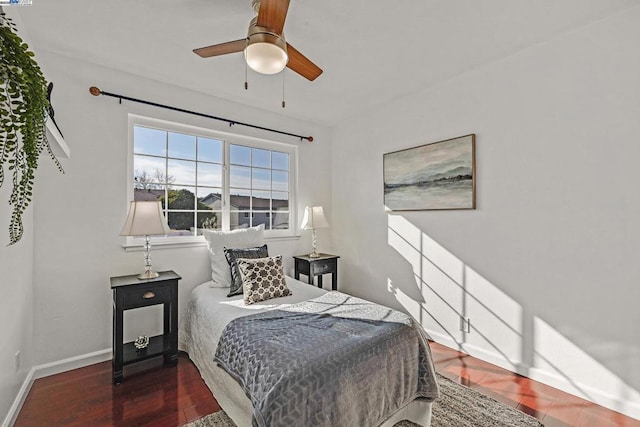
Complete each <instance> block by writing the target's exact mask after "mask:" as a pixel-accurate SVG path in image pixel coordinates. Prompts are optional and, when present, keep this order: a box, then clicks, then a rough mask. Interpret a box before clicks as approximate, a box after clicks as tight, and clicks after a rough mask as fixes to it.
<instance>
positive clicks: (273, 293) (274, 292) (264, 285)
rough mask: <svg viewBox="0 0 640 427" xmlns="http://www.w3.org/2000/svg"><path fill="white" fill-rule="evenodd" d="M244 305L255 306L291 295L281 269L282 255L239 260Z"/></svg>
mask: <svg viewBox="0 0 640 427" xmlns="http://www.w3.org/2000/svg"><path fill="white" fill-rule="evenodd" d="M238 269H239V270H240V275H242V287H243V290H244V292H243V293H244V303H245V304H247V305H249V304H255V303H257V302H260V301H265V300H268V299H272V298H278V297H286V296H287V295H291V291H290V290H289V288H287V281H286V279H285V276H284V270H283V268H282V255H278V256H275V257H271V258H257V259H243V258H241V259H239V260H238Z"/></svg>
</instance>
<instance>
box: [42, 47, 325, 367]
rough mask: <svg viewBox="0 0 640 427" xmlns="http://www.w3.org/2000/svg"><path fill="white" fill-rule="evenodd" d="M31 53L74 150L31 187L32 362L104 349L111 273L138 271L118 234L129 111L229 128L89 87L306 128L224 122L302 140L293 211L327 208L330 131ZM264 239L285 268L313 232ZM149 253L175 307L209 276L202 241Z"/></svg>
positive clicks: (124, 203)
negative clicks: (170, 280)
mask: <svg viewBox="0 0 640 427" xmlns="http://www.w3.org/2000/svg"><path fill="white" fill-rule="evenodd" d="M141 59H142V57H141ZM38 61H39V63H40V64H41V66H42V68H43V70H44V72H45V75H46V76H47V79H49V80H50V81H53V82H54V90H53V97H52V98H53V105H54V107H55V111H56V114H55V117H56V120H57V122H58V124H59V125H60V127H61V129H62V132H63V134H64V137H65V141H66V142H67V144H68V145H69V147H70V149H71V159H70V160H69V161H68V162H66V164H65V171H66V173H65V174H64V175H62V174H59V173H58V172H57V170H56V169H55V168H54V167H53V166H52V165H51V164H47V162H42V164H41V171H40V173H41V174H42V175H41V178H43V179H42V180H41V182H40V183H39V184H38V187H37V191H36V194H35V199H36V200H37V201H38V209H37V210H36V213H35V248H36V249H35V274H34V283H35V295H36V297H35V349H36V356H35V359H36V360H35V363H36V364H42V363H48V362H55V361H58V360H62V359H66V358H69V357H73V356H77V355H82V354H86V353H90V352H95V351H99V350H102V349H106V348H110V347H111V298H112V293H111V289H110V287H109V277H110V276H114V275H124V274H135V273H137V272H139V271H140V270H141V268H142V266H143V259H142V257H143V255H142V252H125V251H124V250H123V248H122V244H123V243H124V239H123V238H121V237H119V236H118V233H119V232H120V228H121V227H122V224H123V222H124V219H125V217H126V212H127V207H128V200H127V173H126V170H127V114H128V113H134V114H139V115H143V116H148V117H155V118H160V119H165V120H171V121H176V122H182V123H186V124H192V125H195V126H201V127H208V128H211V129H218V130H223V131H226V132H229V131H230V128H229V126H228V125H227V124H226V123H223V122H217V121H213V120H209V119H202V118H197V117H194V116H190V115H186V114H181V113H175V112H171V111H167V110H162V109H158V108H154V107H149V106H144V105H141V104H135V103H131V102H126V101H124V102H123V103H122V105H120V104H119V103H118V100H117V99H114V98H109V97H106V96H102V97H94V96H92V95H90V94H89V87H90V86H94V85H95V86H98V87H99V88H100V89H102V90H104V91H108V92H114V93H120V94H123V95H128V96H132V97H136V98H142V99H147V100H151V101H155V102H158V103H163V104H169V105H174V106H177V107H182V108H186V109H191V110H195V111H199V112H204V113H209V114H213V115H218V116H222V117H227V118H230V119H237V120H241V121H245V122H249V123H256V124H259V125H262V126H266V127H274V128H279V129H283V130H286V131H289V132H292V133H301V134H303V135H313V136H314V138H315V141H314V142H313V143H312V144H310V143H306V142H305V143H300V142H298V140H296V139H295V138H288V137H283V138H279V137H278V135H274V134H270V133H266V132H261V131H253V130H249V129H248V128H242V127H240V126H235V127H234V128H231V130H232V131H234V132H238V133H242V134H245V135H251V136H257V137H262V138H265V139H272V140H280V141H282V142H287V143H292V144H299V147H300V148H299V170H300V179H299V193H300V197H299V199H298V207H297V208H298V211H299V212H300V214H301V212H302V210H303V209H304V206H305V205H306V204H308V203H322V204H324V205H325V206H327V208H328V209H329V211H330V209H331V199H330V190H331V188H330V187H331V182H330V180H328V179H323V176H324V172H325V170H326V169H325V168H326V165H328V164H329V162H330V152H329V149H330V143H329V140H328V138H329V132H328V130H326V129H324V128H322V127H319V126H316V125H312V124H310V123H305V122H300V121H295V120H290V119H285V118H283V117H281V116H276V115H273V114H267V113H265V112H263V111H259V110H255V109H252V108H250V107H247V106H242V105H239V104H233V103H230V102H226V101H223V100H220V99H216V98H213V97H209V96H204V95H202V94H199V93H194V92H189V91H186V90H183V89H180V88H177V87H172V86H169V85H166V84H161V83H156V82H153V81H150V80H146V79H143V78H140V77H135V76H133V75H129V74H125V73H121V72H116V71H113V70H109V69H105V68H101V67H97V66H93V65H90V64H87V63H83V62H78V61H75V60H72V59H69V58H66V57H62V56H59V55H55V54H53V53H50V52H44V51H42V52H38ZM212 78H213V77H212ZM239 90H243V89H242V88H239ZM274 102H278V100H274ZM300 218H301V217H300ZM325 237H326V236H325ZM321 238H322V236H321ZM268 244H269V249H270V253H272V254H277V253H280V254H283V255H284V256H285V259H286V262H287V268H288V269H290V268H291V265H292V262H291V259H290V257H291V255H294V254H296V253H304V252H306V251H308V247H309V246H310V239H309V237H308V236H307V235H306V233H305V235H303V238H301V239H294V240H286V241H276V242H272V241H269V242H268ZM152 258H153V264H154V268H155V269H156V270H166V269H173V270H175V271H176V272H178V273H179V274H180V275H182V277H183V279H182V281H181V282H180V285H179V289H180V291H179V298H180V313H181V312H182V307H183V306H184V305H185V303H186V301H187V299H188V297H189V294H190V292H191V290H192V289H193V288H194V287H195V286H196V285H198V284H200V283H203V282H204V281H206V280H207V279H210V268H209V261H208V254H207V251H206V247H204V246H202V247H195V248H181V249H159V248H157V247H156V249H155V250H153V251H152ZM142 318H143V316H142V315H140V316H133V317H132V319H133V321H134V322H136V321H139V322H144V321H146V320H143V319H142ZM129 326H131V325H129ZM129 329H130V328H129ZM131 333H135V332H131Z"/></svg>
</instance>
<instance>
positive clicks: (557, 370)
mask: <svg viewBox="0 0 640 427" xmlns="http://www.w3.org/2000/svg"><path fill="white" fill-rule="evenodd" d="M533 322H534V335H535V343H536V345H535V353H534V359H533V360H534V366H535V368H536V370H541V371H543V372H546V373H553V374H555V375H557V376H558V377H559V378H558V379H557V380H559V381H563V382H569V383H570V384H571V385H572V389H571V390H567V391H569V392H571V393H574V394H577V395H580V396H583V397H586V398H587V399H591V400H593V395H594V393H598V394H609V395H610V397H611V399H612V400H617V399H619V398H617V397H616V396H622V397H624V398H625V399H626V400H627V401H631V402H639V403H638V407H637V408H636V411H637V414H638V415H640V392H638V391H637V390H634V389H633V388H632V387H631V386H629V385H628V384H626V383H625V382H624V381H623V380H621V379H620V378H619V377H618V376H617V375H615V374H614V373H612V372H611V371H610V370H608V369H607V368H606V367H604V366H603V365H602V364H601V363H600V362H599V361H597V360H595V359H594V358H593V357H591V356H590V355H589V354H587V353H586V352H585V351H583V350H582V349H581V348H580V347H578V346H577V345H575V344H574V343H572V342H571V341H569V340H568V339H567V338H566V337H565V336H563V335H562V334H560V333H559V332H558V331H557V330H556V329H554V328H553V327H552V326H551V325H549V324H548V323H547V322H545V321H544V320H542V319H540V318H539V317H534V319H533ZM584 372H590V373H591V376H592V378H596V379H597V384H598V390H587V389H586V388H585V387H584V386H582V385H580V384H577V383H576V382H575V380H574V378H580V377H581V376H582V375H583V373H584ZM614 409H618V410H623V409H624V408H614Z"/></svg>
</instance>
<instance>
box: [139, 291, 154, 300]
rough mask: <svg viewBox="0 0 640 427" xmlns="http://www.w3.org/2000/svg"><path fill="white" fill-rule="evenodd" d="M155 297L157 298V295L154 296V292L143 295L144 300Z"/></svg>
mask: <svg viewBox="0 0 640 427" xmlns="http://www.w3.org/2000/svg"><path fill="white" fill-rule="evenodd" d="M155 296H156V294H154V293H153V292H151V291H149V292H145V293H144V295H142V298H144V299H151V298H153V297H155Z"/></svg>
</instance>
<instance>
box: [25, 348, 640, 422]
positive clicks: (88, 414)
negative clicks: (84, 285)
mask: <svg viewBox="0 0 640 427" xmlns="http://www.w3.org/2000/svg"><path fill="white" fill-rule="evenodd" d="M431 350H432V352H433V358H434V361H435V364H436V369H437V370H438V371H439V372H440V373H442V374H443V375H445V376H447V377H448V378H451V379H452V380H454V381H456V382H459V383H461V384H464V385H466V386H469V387H471V388H473V389H476V390H478V391H480V392H481V393H484V394H487V395H489V396H491V397H493V398H494V399H496V400H499V401H501V402H504V403H506V404H508V405H510V406H513V407H515V408H517V409H519V410H521V411H523V412H526V413H528V414H530V415H533V416H534V417H536V418H538V419H540V420H541V421H542V422H543V423H544V424H545V426H546V427H566V426H584V427H601V426H602V427H613V426H616V427H620V426H621V427H631V426H633V427H640V421H638V420H634V419H632V418H629V417H626V416H624V415H622V414H619V413H617V412H614V411H611V410H608V409H605V408H603V407H601V406H598V405H595V404H593V403H590V402H587V401H585V400H583V399H579V398H577V397H575V396H572V395H570V394H567V393H564V392H561V391H559V390H556V389H554V388H552V387H548V386H546V385H544V384H540V383H538V382H535V381H532V380H529V379H527V378H524V377H521V376H519V375H516V374H513V373H511V372H509V371H507V370H504V369H502V368H499V367H497V366H495V365H491V364H489V363H486V362H483V361H481V360H478V359H475V358H473V357H471V356H468V355H466V354H463V353H459V352H457V351H455V350H452V349H450V348H447V347H444V346H442V345H440V344H437V343H431ZM145 363H149V364H153V363H155V364H160V363H161V359H160V360H159V361H150V362H145ZM140 365H142V366H140ZM136 367H137V370H138V371H139V370H140V369H141V368H147V367H148V366H144V364H139V365H133V366H131V367H128V369H129V370H128V371H125V380H124V382H123V383H122V384H119V385H116V386H114V385H112V384H111V362H103V363H98V364H96V365H91V366H87V367H85V368H80V369H76V370H73V371H69V372H65V373H62V374H58V375H53V376H50V377H47V378H41V379H39V380H36V381H35V383H34V384H33V387H32V388H31V391H30V392H29V395H28V396H27V399H26V401H25V404H24V406H23V408H22V410H21V411H20V414H19V415H18V419H17V421H16V424H15V425H16V426H17V427H23V426H29V427H33V426H47V427H49V426H50V427H54V426H82V427H84V426H92V427H94V426H95V427H98V426H154V427H155V426H179V425H182V424H185V423H188V422H190V421H193V420H195V419H198V418H200V417H203V416H205V415H207V414H210V413H212V412H215V411H218V410H219V409H220V406H219V405H218V402H216V400H215V398H214V397H213V396H212V395H211V392H210V391H209V389H208V388H207V386H206V385H205V384H204V382H203V381H202V379H201V378H200V374H199V372H198V370H197V368H196V367H195V366H194V365H193V364H192V363H191V361H190V360H189V359H188V357H187V356H186V355H185V354H184V353H181V354H180V357H179V362H178V366H177V367H176V368H171V367H162V366H161V365H160V366H157V367H155V368H153V369H152V370H148V371H144V372H138V373H135V372H132V369H135V368H136ZM452 427H455V426H452Z"/></svg>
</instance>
